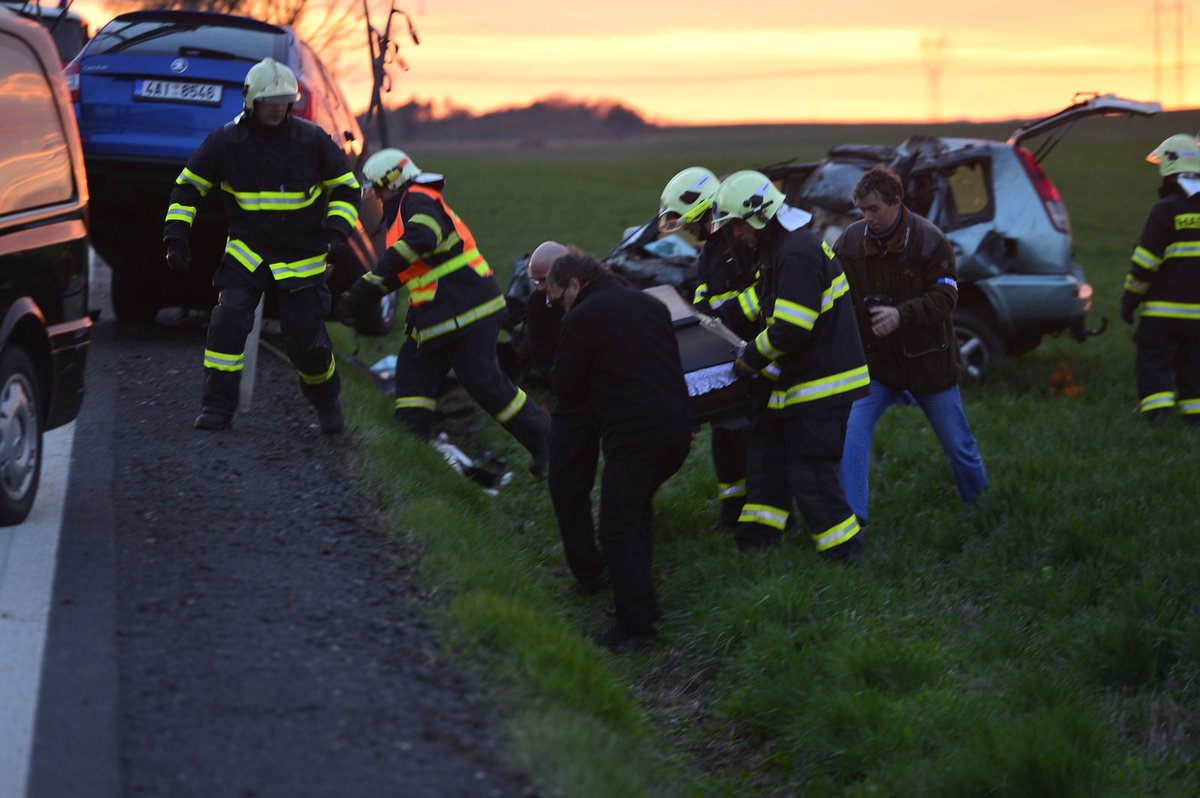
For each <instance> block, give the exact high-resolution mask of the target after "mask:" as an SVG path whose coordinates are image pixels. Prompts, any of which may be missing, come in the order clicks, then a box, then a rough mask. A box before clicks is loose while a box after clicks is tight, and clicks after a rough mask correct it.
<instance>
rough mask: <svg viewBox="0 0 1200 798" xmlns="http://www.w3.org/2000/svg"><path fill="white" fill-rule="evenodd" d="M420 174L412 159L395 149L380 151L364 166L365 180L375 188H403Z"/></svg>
mask: <svg viewBox="0 0 1200 798" xmlns="http://www.w3.org/2000/svg"><path fill="white" fill-rule="evenodd" d="M419 174H421V170H420V169H418V168H417V165H416V164H415V163H413V160H412V158H409V157H408V156H407V155H405V154H404V153H403V152H402V151H401V150H397V149H395V148H394V147H387V148H385V149H382V150H380V151H379V152H377V153H375V154H374V155H372V156H371V157H370V158H368V159H367V162H366V163H365V164H363V178H365V179H366V182H367V183H368V184H369V185H371V186H373V187H375V188H393V189H395V188H403V187H404V185H405V184H407V183H409V182H410V181H412V180H413V179H414V178H416V177H417V175H419Z"/></svg>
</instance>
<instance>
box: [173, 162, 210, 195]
mask: <svg viewBox="0 0 1200 798" xmlns="http://www.w3.org/2000/svg"><path fill="white" fill-rule="evenodd" d="M175 182H176V183H177V184H179V185H181V186H182V185H183V184H184V183H191V184H192V186H194V187H195V189H196V190H197V191H199V192H200V196H201V197H206V196H208V192H209V190H211V189H212V186H213V184H212V181H211V180H205V179H204V178H203V177H201V176H200V175H198V174H196V173H195V172H193V171H192V170H191V169H188V168H187V167H186V166H185V167H184V168H183V171H182V172H180V173H179V177H177V178H175Z"/></svg>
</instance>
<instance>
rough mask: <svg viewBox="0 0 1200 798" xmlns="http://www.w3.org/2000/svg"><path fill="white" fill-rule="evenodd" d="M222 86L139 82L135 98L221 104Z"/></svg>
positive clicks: (157, 81)
mask: <svg viewBox="0 0 1200 798" xmlns="http://www.w3.org/2000/svg"><path fill="white" fill-rule="evenodd" d="M221 88H222V87H221V86H218V85H215V84H212V83H181V82H179V81H177V80H139V81H138V82H137V83H136V84H135V85H134V88H133V96H134V97H140V98H141V99H144V100H176V101H178V102H184V103H204V104H206V105H220V104H221Z"/></svg>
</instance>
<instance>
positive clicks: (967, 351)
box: [954, 310, 1004, 379]
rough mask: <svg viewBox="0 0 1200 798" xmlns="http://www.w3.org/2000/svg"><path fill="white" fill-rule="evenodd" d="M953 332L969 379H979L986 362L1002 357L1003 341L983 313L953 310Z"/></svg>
mask: <svg viewBox="0 0 1200 798" xmlns="http://www.w3.org/2000/svg"><path fill="white" fill-rule="evenodd" d="M954 334H955V337H956V338H957V340H958V354H959V356H960V360H961V361H962V365H963V371H964V373H965V374H966V375H967V376H968V377H970V378H971V379H979V375H981V374H982V373H983V370H984V369H985V368H986V367H987V365H988V363H990V362H991V361H993V360H995V359H996V358H1000V357H1004V342H1003V341H1001V340H1000V336H999V335H997V334H996V331H995V329H994V328H993V327H992V325H991V324H990V323H988V320H987V319H986V318H985V317H984V315H983V314H981V313H979V312H977V311H974V310H956V311H954Z"/></svg>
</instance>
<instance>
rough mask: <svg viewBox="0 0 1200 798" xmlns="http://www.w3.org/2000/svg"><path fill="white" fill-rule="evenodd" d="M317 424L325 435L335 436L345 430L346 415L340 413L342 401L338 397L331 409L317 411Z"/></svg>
mask: <svg viewBox="0 0 1200 798" xmlns="http://www.w3.org/2000/svg"><path fill="white" fill-rule="evenodd" d="M317 423H318V424H320V425H321V432H323V433H325V434H326V435H337V434H338V433H339V432H341V431H342V430H344V429H345V428H346V414H345V413H343V412H342V399H341V397H338V398H337V399H336V400H335V401H334V403H333V406H332V407H327V408H324V409H318V410H317Z"/></svg>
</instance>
